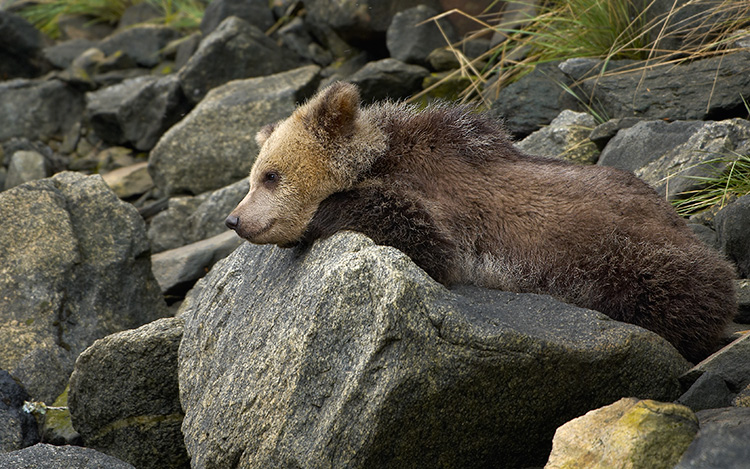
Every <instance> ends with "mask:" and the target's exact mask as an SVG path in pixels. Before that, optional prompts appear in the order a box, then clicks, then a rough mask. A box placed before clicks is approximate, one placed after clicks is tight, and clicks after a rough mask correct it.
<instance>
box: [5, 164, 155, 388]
mask: <svg viewBox="0 0 750 469" xmlns="http://www.w3.org/2000/svg"><path fill="white" fill-rule="evenodd" d="M103 214H106V215H103ZM0 225H2V226H3V227H4V228H3V230H1V231H0V259H2V263H0V321H1V322H2V324H3V327H2V328H1V329H0V368H2V369H5V370H8V371H9V372H10V373H11V374H12V375H13V376H14V377H15V378H17V379H18V380H20V382H21V383H22V384H23V386H24V387H25V389H26V390H27V391H28V392H29V394H31V396H32V397H33V398H34V399H36V400H42V401H48V402H52V401H53V400H54V399H55V398H56V397H57V396H58V395H59V394H60V393H62V391H63V390H64V389H65V385H66V383H67V380H68V376H69V375H70V372H71V371H72V370H73V363H74V361H75V359H76V357H77V356H78V354H79V353H81V352H82V351H83V350H84V349H85V348H86V347H88V346H89V345H91V343H92V342H93V341H94V340H95V339H97V338H100V337H104V336H105V335H107V334H110V333H112V332H116V331H118V330H122V329H128V328H132V327H137V326H139V325H141V324H144V323H147V322H149V321H152V320H154V319H157V318H159V317H162V316H165V315H166V313H167V311H166V307H165V304H164V300H163V299H162V297H161V294H160V290H159V287H158V284H157V283H156V280H155V279H154V277H153V274H152V273H151V265H150V262H149V257H148V241H147V238H146V231H145V224H144V222H143V220H142V219H141V218H140V217H139V216H138V212H137V211H136V210H135V208H133V207H132V206H131V205H129V204H126V203H124V202H121V201H120V200H119V199H118V198H117V196H115V194H114V193H113V192H112V191H110V190H109V188H108V187H107V186H106V184H104V182H103V181H102V179H101V178H100V177H99V176H89V177H87V176H82V175H80V174H75V173H61V174H58V175H56V176H55V177H53V178H50V179H43V180H39V181H35V182H32V183H28V184H24V185H21V186H18V187H15V188H13V189H10V190H8V191H5V192H2V193H0Z"/></svg>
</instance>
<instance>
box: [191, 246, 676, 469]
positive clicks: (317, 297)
mask: <svg viewBox="0 0 750 469" xmlns="http://www.w3.org/2000/svg"><path fill="white" fill-rule="evenodd" d="M519 312H522V314H519ZM182 315H183V317H184V318H185V333H184V337H183V340H182V343H181V345H180V358H179V367H180V368H179V369H180V372H179V378H180V398H181V401H182V405H183V408H184V409H185V422H184V423H183V432H184V433H185V443H186V446H187V449H188V453H189V454H190V456H191V459H192V464H193V465H194V466H197V467H216V466H233V467H234V466H237V465H240V466H242V467H268V466H269V465H276V466H279V465H280V466H283V467H290V466H297V467H300V466H301V467H304V466H310V465H316V461H324V460H325V461H330V462H331V464H332V465H333V466H349V467H376V466H377V467H392V466H394V465H395V466H399V465H406V466H413V465H419V466H422V467H434V466H435V465H438V464H448V465H451V466H462V467H465V466H487V465H494V464H499V463H500V461H503V463H502V465H503V466H507V467H514V466H516V465H519V464H522V463H526V464H528V463H532V462H534V461H536V463H539V462H543V461H544V460H545V458H546V454H547V452H548V451H549V448H548V446H547V445H548V443H546V442H545V443H542V442H543V441H548V439H549V438H551V436H552V432H553V431H554V428H555V427H556V426H557V425H559V424H560V423H562V422H564V421H565V420H567V419H568V418H570V417H573V416H575V415H579V414H580V413H583V412H585V411H586V410H589V409H590V408H592V407H596V405H597V404H594V403H598V404H599V405H601V404H604V403H608V402H611V401H612V400H614V399H617V398H619V397H622V396H632V395H636V396H642V397H651V398H655V399H667V400H669V399H673V398H675V397H676V393H677V392H678V387H677V381H676V378H677V376H678V375H679V374H681V373H683V372H684V371H685V370H686V369H687V367H688V366H687V363H686V362H685V361H684V359H682V358H681V357H680V356H679V355H678V354H677V353H676V352H675V351H674V349H673V348H672V347H671V346H670V345H668V344H667V343H666V342H665V341H664V340H663V339H661V338H660V337H658V336H656V335H654V334H652V333H650V332H647V331H645V330H643V329H640V328H638V327H635V326H631V325H626V324H622V323H618V322H615V321H612V320H610V319H608V318H607V317H606V316H604V315H602V314H600V313H596V312H593V311H589V310H582V309H579V308H576V307H573V306H568V305H564V304H562V303H558V302H557V301H554V300H552V299H551V298H548V297H544V296H534V295H517V294H511V293H503V292H497V291H490V290H481V289H477V288H466V289H461V290H458V291H448V290H446V289H444V288H443V287H442V286H440V285H439V284H437V283H435V282H434V281H433V280H431V279H430V278H429V277H428V276H427V275H426V274H425V273H424V272H422V271H421V270H420V269H418V268H416V266H415V265H414V264H413V263H412V262H411V261H410V260H409V259H408V258H406V257H405V256H404V255H403V254H401V253H400V252H398V251H396V250H394V249H391V248H386V247H380V246H376V245H374V244H373V243H372V242H371V241H370V240H369V239H367V238H365V237H363V236H362V235H358V234H353V233H342V234H339V235H336V236H334V237H332V238H331V239H329V240H327V241H325V242H319V243H316V244H315V245H314V246H313V248H312V249H311V250H310V251H309V252H300V251H295V250H281V249H279V248H275V247H259V246H251V245H249V244H244V245H243V246H242V247H241V248H240V249H238V250H237V251H235V252H234V253H233V254H232V255H231V256H229V257H228V258H227V259H225V260H224V261H222V262H221V263H220V264H218V265H217V267H215V268H214V269H213V270H212V271H211V272H210V273H209V275H208V276H207V277H206V278H204V279H203V280H201V282H200V284H199V286H197V287H196V288H195V289H193V291H192V292H191V294H190V296H189V298H188V299H187V300H186V304H185V305H184V307H183V310H182ZM561 318H565V319H564V320H561ZM521 376H523V379H519V377H521ZM625 376H627V377H628V378H627V379H623V378H624V377H625ZM490 383H492V384H490ZM228 422H231V424H228ZM509 428H513V430H512V431H508V430H507V429H509ZM528 435H540V436H541V435H544V436H543V437H541V438H540V439H539V440H538V441H537V442H532V441H529V439H528ZM426 440H428V441H429V442H430V444H429V445H425V441H426Z"/></svg>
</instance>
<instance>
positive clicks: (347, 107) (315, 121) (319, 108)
mask: <svg viewBox="0 0 750 469" xmlns="http://www.w3.org/2000/svg"><path fill="white" fill-rule="evenodd" d="M305 107H306V108H307V109H305V112H304V114H303V120H304V122H305V124H306V125H307V127H308V128H309V129H310V130H311V131H312V132H313V133H315V134H316V135H318V136H320V137H322V138H324V139H326V140H335V139H336V138H338V137H344V136H347V135H350V134H352V133H353V132H354V127H355V126H354V124H355V122H356V120H357V116H358V115H359V90H358V89H357V87H356V86H355V85H352V84H351V83H344V82H341V81H338V82H336V83H334V84H332V85H331V86H329V87H327V88H325V89H324V90H322V91H320V92H319V93H318V94H317V95H315V96H314V97H313V98H312V99H311V100H310V102H309V103H308V104H307V106H305Z"/></svg>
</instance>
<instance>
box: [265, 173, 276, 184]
mask: <svg viewBox="0 0 750 469" xmlns="http://www.w3.org/2000/svg"><path fill="white" fill-rule="evenodd" d="M263 182H265V183H266V184H276V183H277V182H279V173H277V172H276V171H268V172H267V173H266V174H265V175H264V176H263Z"/></svg>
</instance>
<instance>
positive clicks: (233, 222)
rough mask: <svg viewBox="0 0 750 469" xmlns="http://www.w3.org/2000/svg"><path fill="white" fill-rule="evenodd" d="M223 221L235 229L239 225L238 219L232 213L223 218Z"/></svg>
mask: <svg viewBox="0 0 750 469" xmlns="http://www.w3.org/2000/svg"><path fill="white" fill-rule="evenodd" d="M224 223H225V224H226V225H227V227H229V228H231V229H233V230H236V229H237V227H238V226H239V225H240V219H239V218H238V217H235V216H234V215H229V216H228V217H227V219H226V220H224Z"/></svg>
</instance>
